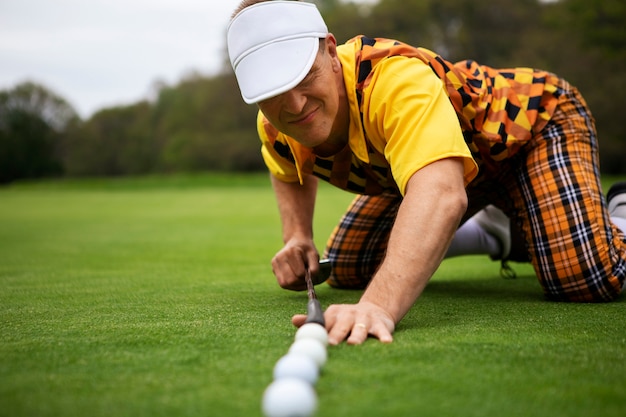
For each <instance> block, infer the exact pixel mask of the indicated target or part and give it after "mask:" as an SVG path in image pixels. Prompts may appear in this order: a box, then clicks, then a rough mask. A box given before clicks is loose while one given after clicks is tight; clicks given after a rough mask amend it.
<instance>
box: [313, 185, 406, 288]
mask: <svg viewBox="0 0 626 417" xmlns="http://www.w3.org/2000/svg"><path fill="white" fill-rule="evenodd" d="M401 202H402V197H400V194H399V193H383V194H381V195H376V196H368V195H360V196H357V197H356V198H355V199H354V200H353V201H352V203H351V205H350V207H349V208H348V210H347V212H346V213H345V214H344V216H343V218H342V219H341V221H340V222H339V225H337V227H335V230H334V231H333V233H332V234H331V236H330V238H329V240H328V242H329V246H328V247H327V248H326V251H325V253H324V256H325V257H326V258H328V259H330V262H331V264H332V265H333V271H332V274H331V276H330V278H329V280H328V283H329V284H330V285H331V286H334V287H340V288H353V289H358V288H365V286H366V285H367V283H368V282H369V280H370V278H371V277H372V276H373V275H374V272H376V268H378V265H379V264H380V263H381V261H382V259H383V257H384V255H385V252H386V250H387V241H388V240H389V234H390V233H391V228H392V226H393V222H394V221H395V219H396V214H397V213H398V208H399V207H400V203H401Z"/></svg>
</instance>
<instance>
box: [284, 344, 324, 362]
mask: <svg viewBox="0 0 626 417" xmlns="http://www.w3.org/2000/svg"><path fill="white" fill-rule="evenodd" d="M289 353H301V354H304V355H306V356H309V357H310V358H312V359H313V360H314V361H315V363H317V366H320V367H321V366H324V364H325V363H326V359H327V358H328V354H327V353H326V346H324V345H323V344H322V342H320V341H319V340H316V339H299V340H296V341H295V342H293V345H291V348H289Z"/></svg>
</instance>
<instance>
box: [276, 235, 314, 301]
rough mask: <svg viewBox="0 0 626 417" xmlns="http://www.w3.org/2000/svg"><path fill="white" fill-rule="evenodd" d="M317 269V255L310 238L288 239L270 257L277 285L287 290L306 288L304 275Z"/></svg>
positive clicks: (312, 273)
mask: <svg viewBox="0 0 626 417" xmlns="http://www.w3.org/2000/svg"><path fill="white" fill-rule="evenodd" d="M307 267H308V269H309V271H310V272H311V275H312V276H315V275H317V273H318V271H319V255H318V253H317V249H316V248H315V243H314V242H313V241H312V240H302V241H296V240H291V241H289V242H288V243H287V244H286V245H285V246H284V247H283V248H282V249H281V250H280V251H279V252H278V253H277V254H276V255H275V256H274V258H273V259H272V270H273V271H274V275H275V276H276V281H277V282H278V285H280V286H281V287H282V288H284V289H287V290H294V291H303V290H306V282H305V281H304V275H305V272H306V269H307Z"/></svg>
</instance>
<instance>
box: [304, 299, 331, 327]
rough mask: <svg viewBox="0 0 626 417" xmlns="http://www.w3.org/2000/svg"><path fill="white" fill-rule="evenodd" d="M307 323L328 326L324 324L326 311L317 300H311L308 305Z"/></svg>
mask: <svg viewBox="0 0 626 417" xmlns="http://www.w3.org/2000/svg"><path fill="white" fill-rule="evenodd" d="M306 323H317V324H320V325H322V326H325V325H326V323H325V322H324V311H323V310H322V306H321V305H320V302H319V301H318V300H317V299H312V300H309V303H308V304H307V314H306Z"/></svg>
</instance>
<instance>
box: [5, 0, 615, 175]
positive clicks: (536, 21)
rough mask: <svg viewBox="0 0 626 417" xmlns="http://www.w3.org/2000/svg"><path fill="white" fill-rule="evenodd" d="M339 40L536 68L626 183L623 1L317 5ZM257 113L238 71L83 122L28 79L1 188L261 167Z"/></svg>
mask: <svg viewBox="0 0 626 417" xmlns="http://www.w3.org/2000/svg"><path fill="white" fill-rule="evenodd" d="M316 3H317V4H318V5H319V6H320V9H321V10H322V13H323V14H324V16H325V18H326V20H327V23H328V25H329V27H330V29H331V31H332V32H333V33H334V34H335V35H336V36H337V38H338V40H339V42H344V41H346V40H348V39H349V38H351V37H353V36H355V35H358V34H367V35H368V36H376V37H389V38H395V39H399V40H402V41H404V42H407V43H411V44H413V45H419V46H424V47H426V48H429V49H432V50H435V51H437V52H439V53H441V54H442V55H444V56H445V57H446V58H447V59H449V60H451V61H458V60H463V59H467V58H471V59H474V60H476V61H478V62H480V63H482V64H486V65H491V66H494V67H512V66H518V65H519V66H530V67H536V68H542V69H545V70H549V71H552V72H555V73H557V74H559V75H561V76H563V77H564V78H566V79H568V80H569V81H570V82H571V83H572V84H574V85H576V86H577V87H578V88H579V89H580V90H581V92H582V93H583V95H584V96H585V98H586V99H587V101H588V103H589V105H590V107H591V109H592V111H593V114H594V117H595V118H596V122H597V128H598V133H599V137H600V149H601V152H600V154H601V170H602V172H603V173H605V174H614V175H615V174H620V175H621V174H626V127H625V126H626V125H625V124H624V123H622V120H621V109H624V108H626V98H625V96H624V95H623V94H621V93H620V92H621V91H625V90H626V77H624V68H625V66H626V65H625V64H626V29H625V27H626V25H624V24H623V22H625V21H626V2H624V1H623V0H560V1H550V2H545V1H544V2H541V1H538V0H499V1H497V2H495V1H489V0H473V1H469V0H379V1H377V2H372V1H370V2H366V3H352V2H350V1H343V0H318V1H317V2H316ZM255 119H256V107H255V106H248V105H246V104H245V103H243V101H242V100H241V98H240V95H239V90H238V88H237V84H236V81H235V79H234V75H233V74H232V71H231V70H230V69H229V68H228V67H227V66H225V67H224V69H223V71H222V72H221V73H219V74H216V75H214V76H202V75H200V74H190V75H188V76H186V77H184V78H183V79H182V80H181V81H180V82H179V83H178V84H177V85H173V86H169V85H157V86H156V87H155V94H154V97H153V98H152V99H151V100H145V101H141V102H138V103H135V104H132V105H129V106H124V107H113V108H106V109H102V110H101V111H99V112H97V113H95V114H94V115H92V116H91V117H90V118H89V119H87V120H80V119H79V118H78V116H77V115H76V112H75V111H74V110H73V109H72V107H71V106H70V105H69V104H68V103H67V102H66V101H65V100H64V99H63V98H61V97H60V96H58V95H57V94H56V93H54V92H51V91H50V90H48V89H47V88H46V87H44V86H41V85H37V84H35V83H32V82H27V83H24V84H20V85H18V86H16V87H15V88H13V89H10V90H7V91H2V92H0V182H2V183H6V182H10V181H13V180H16V179H20V178H38V177H46V176H60V175H65V176H114V175H139V174H151V173H171V172H193V171H209V170H212V171H215V170H219V171H256V170H264V169H265V168H264V166H263V163H262V160H261V157H260V152H259V143H258V139H257V136H256V126H255Z"/></svg>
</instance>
